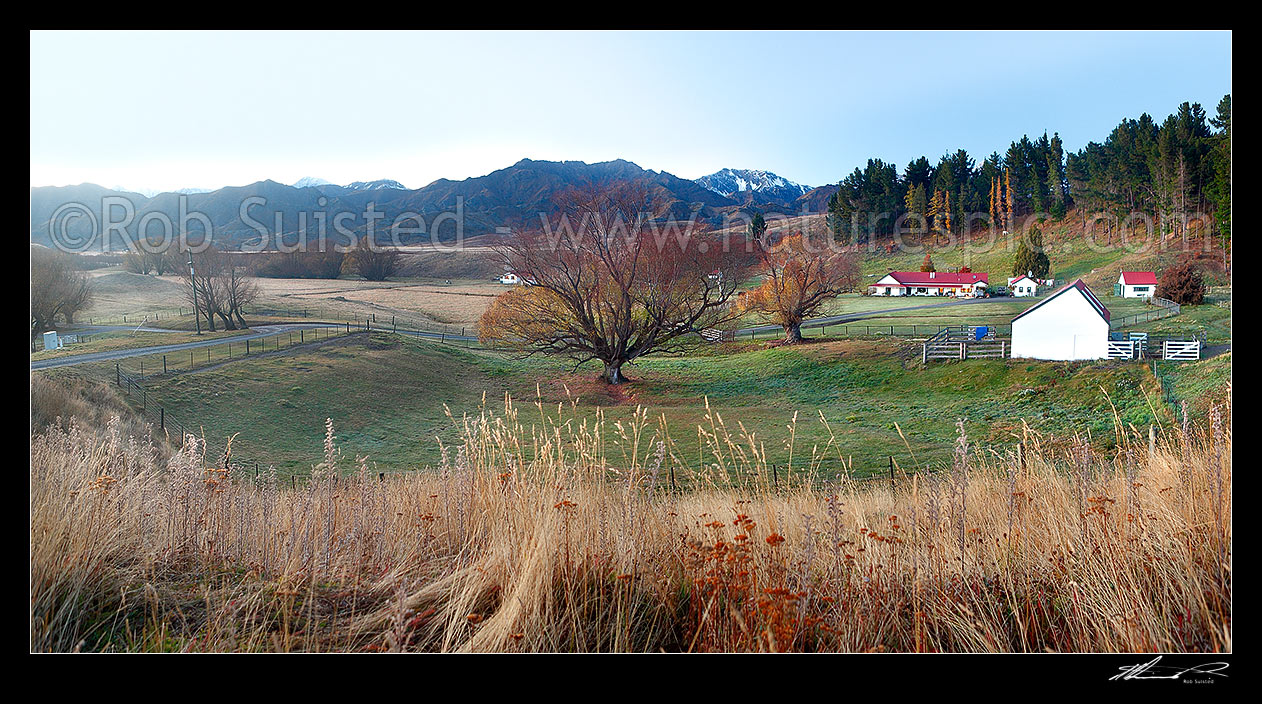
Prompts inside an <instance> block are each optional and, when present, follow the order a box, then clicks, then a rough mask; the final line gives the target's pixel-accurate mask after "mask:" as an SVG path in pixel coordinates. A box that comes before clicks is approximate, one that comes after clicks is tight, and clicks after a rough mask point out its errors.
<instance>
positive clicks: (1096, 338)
mask: <svg viewBox="0 0 1262 704" xmlns="http://www.w3.org/2000/svg"><path fill="white" fill-rule="evenodd" d="M1012 356H1013V357H1025V358H1029V359H1061V360H1079V359H1105V358H1107V357H1108V356H1109V322H1108V321H1107V320H1105V319H1104V318H1102V317H1100V314H1099V313H1097V312H1096V310H1095V308H1094V307H1092V305H1091V303H1090V302H1088V301H1087V299H1086V298H1085V297H1084V296H1083V295H1082V294H1081V293H1079V292H1078V291H1077V290H1076V289H1074V290H1069V291H1066V292H1064V293H1062V294H1061V295H1059V296H1057V297H1056V298H1054V299H1052V300H1049V301H1047V302H1046V303H1044V304H1043V305H1041V306H1040V307H1039V308H1038V309H1037V310H1034V311H1031V312H1030V313H1029V314H1028V315H1023V316H1021V317H1020V318H1018V319H1016V320H1014V321H1013V322H1012Z"/></svg>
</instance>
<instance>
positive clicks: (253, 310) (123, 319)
mask: <svg viewBox="0 0 1262 704" xmlns="http://www.w3.org/2000/svg"><path fill="white" fill-rule="evenodd" d="M241 313H242V314H243V315H260V316H267V317H273V318H277V317H281V318H295V319H298V318H301V319H307V318H312V317H316V316H317V315H319V311H318V310H316V309H313V308H286V307H284V306H245V307H244V308H242V309H241ZM192 315H193V309H192V308H180V307H176V308H160V309H154V310H148V311H137V312H135V313H120V314H118V315H112V316H97V317H89V318H88V320H87V324H88V325H143V324H146V323H154V324H156V323H159V322H161V321H163V320H167V321H170V320H175V319H178V318H184V317H188V316H192ZM203 317H204V315H203Z"/></svg>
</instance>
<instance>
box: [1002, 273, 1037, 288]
mask: <svg viewBox="0 0 1262 704" xmlns="http://www.w3.org/2000/svg"><path fill="white" fill-rule="evenodd" d="M1022 280H1025V281H1030V282H1032V283H1034V285H1036V286H1037V285H1039V282H1038V279H1033V278H1030V277H1029V276H1026V275H1025V274H1022V275H1020V276H1017V277H1015V278H1012V279H1008V285H1009V286H1011V285H1013V284H1015V283H1018V282H1019V281H1022Z"/></svg>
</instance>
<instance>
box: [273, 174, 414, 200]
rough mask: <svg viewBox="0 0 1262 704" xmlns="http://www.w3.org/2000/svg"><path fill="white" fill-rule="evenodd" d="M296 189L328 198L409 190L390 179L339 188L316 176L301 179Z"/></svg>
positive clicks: (296, 184)
mask: <svg viewBox="0 0 1262 704" xmlns="http://www.w3.org/2000/svg"><path fill="white" fill-rule="evenodd" d="M294 188H315V189H317V190H319V191H320V192H321V193H323V194H325V195H327V196H342V195H346V194H347V193H355V192H356V191H380V190H382V189H385V188H393V189H395V190H399V191H406V190H408V189H407V187H406V186H404V185H403V184H401V183H399V182H398V181H395V180H394V179H390V178H382V179H377V180H376V181H356V182H354V183H348V184H346V185H345V186H339V185H337V184H336V183H333V182H332V181H326V180H324V179H322V178H316V177H314V176H307V177H305V178H302V179H299V180H298V181H297V182H296V183H294Z"/></svg>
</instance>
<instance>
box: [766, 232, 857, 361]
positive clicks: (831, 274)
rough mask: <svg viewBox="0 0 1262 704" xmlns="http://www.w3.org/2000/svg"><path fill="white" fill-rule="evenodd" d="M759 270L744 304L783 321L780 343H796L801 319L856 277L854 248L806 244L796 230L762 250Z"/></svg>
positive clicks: (848, 286) (852, 283) (850, 286)
mask: <svg viewBox="0 0 1262 704" xmlns="http://www.w3.org/2000/svg"><path fill="white" fill-rule="evenodd" d="M758 272H759V273H760V274H761V275H762V276H763V282H762V285H760V286H759V287H758V288H756V289H754V290H753V291H751V292H749V293H748V294H747V295H746V296H745V297H744V298H745V301H744V308H745V309H746V310H749V311H752V312H755V313H758V314H760V315H762V316H764V317H766V318H767V319H769V320H772V321H775V322H776V323H777V324H778V325H781V326H783V327H784V344H794V343H797V342H801V341H802V321H803V320H806V319H807V318H810V317H812V316H814V315H816V314H817V313H818V312H819V309H820V307H821V306H823V305H824V303H826V302H828V301H830V300H832V299H834V298H836V297H837V296H838V295H839V294H842V293H845V292H846V291H850V290H852V289H854V287H855V285H856V284H858V282H859V264H858V259H857V257H856V256H855V255H854V254H853V253H851V252H836V251H832V250H830V249H829V248H827V247H824V246H817V247H816V246H811V244H810V242H809V241H808V240H807V239H806V238H804V237H803V236H802V234H801V233H798V234H795V235H790V236H788V237H785V238H784V239H782V240H781V241H780V242H779V243H778V244H776V245H775V246H773V247H770V248H767V249H763V250H761V256H760V257H759V265H758Z"/></svg>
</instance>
